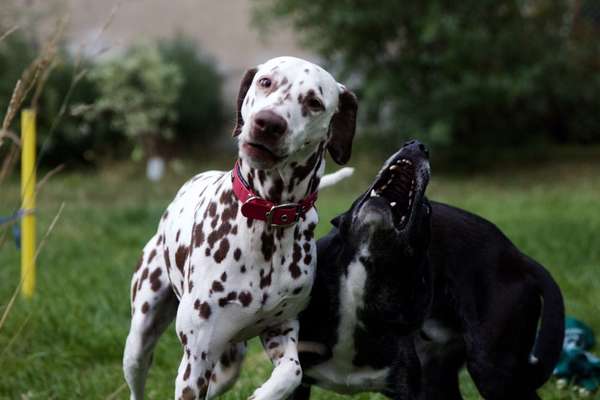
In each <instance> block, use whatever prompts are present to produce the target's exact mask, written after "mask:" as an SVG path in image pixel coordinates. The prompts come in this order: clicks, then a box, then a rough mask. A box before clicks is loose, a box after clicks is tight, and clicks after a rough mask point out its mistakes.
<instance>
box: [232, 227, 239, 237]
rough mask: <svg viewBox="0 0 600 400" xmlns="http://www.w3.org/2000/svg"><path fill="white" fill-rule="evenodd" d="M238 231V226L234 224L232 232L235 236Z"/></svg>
mask: <svg viewBox="0 0 600 400" xmlns="http://www.w3.org/2000/svg"><path fill="white" fill-rule="evenodd" d="M237 233H238V226H237V225H234V226H233V228H231V234H232V235H234V236H235V235H237Z"/></svg>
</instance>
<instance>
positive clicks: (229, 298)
mask: <svg viewBox="0 0 600 400" xmlns="http://www.w3.org/2000/svg"><path fill="white" fill-rule="evenodd" d="M235 299H237V292H229V293H228V294H227V296H226V297H221V298H220V299H219V307H225V306H226V305H227V303H231V302H232V301H234V300H235Z"/></svg>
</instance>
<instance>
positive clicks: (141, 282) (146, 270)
mask: <svg viewBox="0 0 600 400" xmlns="http://www.w3.org/2000/svg"><path fill="white" fill-rule="evenodd" d="M148 272H149V271H148V267H146V268H144V270H143V271H142V276H141V277H140V284H139V286H138V290H140V289H141V288H142V284H143V283H144V281H145V280H146V279H148Z"/></svg>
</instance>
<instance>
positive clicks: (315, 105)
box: [308, 97, 325, 111]
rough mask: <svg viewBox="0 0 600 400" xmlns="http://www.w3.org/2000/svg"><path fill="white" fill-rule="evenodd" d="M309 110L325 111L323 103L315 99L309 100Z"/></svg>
mask: <svg viewBox="0 0 600 400" xmlns="http://www.w3.org/2000/svg"><path fill="white" fill-rule="evenodd" d="M308 108H310V109H311V110H312V111H323V110H324V109H325V107H324V106H323V103H321V101H320V100H319V99H317V98H315V97H313V98H312V99H310V100H308Z"/></svg>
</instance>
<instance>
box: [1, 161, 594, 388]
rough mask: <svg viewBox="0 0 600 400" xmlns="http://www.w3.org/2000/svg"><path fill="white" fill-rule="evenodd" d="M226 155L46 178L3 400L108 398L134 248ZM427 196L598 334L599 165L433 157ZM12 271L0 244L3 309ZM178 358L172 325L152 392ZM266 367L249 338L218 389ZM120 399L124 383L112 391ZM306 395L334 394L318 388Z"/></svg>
mask: <svg viewBox="0 0 600 400" xmlns="http://www.w3.org/2000/svg"><path fill="white" fill-rule="evenodd" d="M230 161H231V160H225V161H221V162H218V163H210V164H207V163H198V164H197V165H196V166H195V168H191V166H187V167H186V168H184V170H185V171H186V172H185V173H184V172H180V173H179V174H177V173H174V172H171V173H170V176H169V177H168V179H165V180H164V181H163V183H161V184H158V185H153V184H150V183H148V182H147V181H146V180H145V179H144V178H143V177H142V175H141V174H140V173H139V171H138V170H136V169H135V167H132V166H129V165H125V166H123V165H119V166H112V167H110V168H107V169H105V170H103V171H102V172H100V173H85V172H77V173H76V172H65V173H62V174H60V175H59V176H57V177H55V178H53V179H52V180H51V181H50V182H49V183H48V184H47V185H46V186H45V187H44V189H43V191H42V193H40V196H39V205H40V206H39V208H38V215H39V230H38V231H39V236H40V237H42V236H43V233H44V232H45V231H46V229H47V228H48V225H49V223H50V221H51V220H52V218H53V217H54V215H55V214H56V212H57V211H58V209H59V207H60V205H61V203H62V202H65V209H64V212H63V215H62V217H61V218H60V220H59V222H58V224H57V226H56V229H55V230H54V231H53V232H52V234H51V235H50V237H49V239H48V241H47V243H46V245H45V247H44V249H43V251H42V253H41V256H40V258H39V260H38V280H37V285H38V287H37V292H36V295H35V298H34V299H33V300H32V301H30V302H26V301H23V300H21V299H18V300H17V302H16V304H15V307H14V308H13V310H12V312H11V313H10V315H9V318H8V320H7V322H6V324H5V326H4V327H2V328H1V330H0V399H21V398H27V399H74V398H90V399H104V398H107V397H108V396H109V395H110V394H111V393H113V392H114V391H115V390H118V389H119V388H120V387H121V386H122V384H123V382H124V381H123V378H122V373H121V353H122V349H123V343H124V340H125V336H126V333H127V329H128V325H129V305H128V287H129V279H130V274H131V271H132V268H133V266H134V265H135V262H136V260H137V258H138V256H139V252H140V249H141V248H142V246H143V245H144V243H145V241H146V240H147V239H148V238H150V236H151V235H152V234H153V232H154V230H155V227H156V223H157V221H158V218H159V216H160V214H161V213H162V211H163V209H164V207H165V206H166V205H167V204H168V202H169V200H170V199H171V197H172V196H173V195H174V193H175V191H176V189H177V188H178V186H179V185H180V184H182V183H183V182H184V181H185V180H186V179H187V177H188V176H189V175H191V173H192V172H191V171H193V170H198V171H199V170H203V169H206V167H207V166H210V167H213V168H223V167H226V166H227V165H228V164H229V163H230ZM382 161H383V160H380V159H367V158H362V159H360V160H358V161H357V162H356V163H355V166H358V167H359V170H360V171H361V172H360V174H358V175H357V176H355V177H354V178H352V180H350V181H346V182H344V183H342V184H340V186H339V187H337V188H335V189H329V190H327V191H323V193H322V194H321V197H320V200H319V203H318V205H319V212H320V215H321V224H320V225H319V228H318V233H319V235H322V234H323V233H325V232H326V231H327V230H328V229H329V228H328V221H329V220H330V219H331V218H332V217H333V216H334V215H336V213H338V212H340V211H343V210H345V209H346V208H347V207H348V205H349V204H350V202H351V201H352V200H353V199H354V198H355V196H356V195H357V194H358V193H359V192H360V191H361V189H363V188H365V187H366V185H367V184H368V182H369V180H370V178H371V177H372V176H373V173H374V171H375V170H376V169H377V168H378V167H379V166H380V165H381V163H382ZM0 191H1V192H0V193H1V194H0V215H7V214H9V213H10V212H12V210H13V209H14V207H15V206H16V205H17V204H18V194H19V190H18V182H16V181H13V182H9V183H8V184H5V185H4V186H3V187H2V188H0ZM429 196H430V197H431V198H433V199H436V200H442V201H446V202H449V203H451V204H455V205H458V206H461V207H464V208H466V209H468V210H471V211H473V212H476V213H478V214H480V215H482V216H484V217H486V218H488V219H490V220H492V221H493V222H494V223H496V224H497V225H498V226H499V227H500V228H501V229H502V230H503V231H504V232H505V233H506V234H507V235H508V236H509V237H510V238H511V239H512V240H513V241H514V242H515V243H516V245H517V246H519V247H520V248H521V249H522V250H523V251H525V252H526V253H528V254H529V255H531V256H533V257H534V258H536V259H537V260H539V261H540V262H542V263H543V264H544V265H545V266H546V267H547V268H548V269H549V270H550V271H551V272H552V274H553V275H554V277H555V278H556V279H557V281H558V282H559V283H560V286H561V287H562V289H563V291H564V294H565V297H566V304H567V310H568V313H569V314H572V315H574V316H576V317H578V318H581V319H583V320H584V321H586V322H587V323H588V324H590V325H591V326H592V327H593V328H594V329H595V330H596V332H600V272H599V271H600V270H599V268H600V238H599V236H598V234H599V232H600V207H599V206H600V162H592V161H585V160H579V161H577V160H575V161H561V162H559V163H545V164H540V165H531V166H529V167H528V168H527V169H526V171H525V170H524V169H523V168H518V167H516V166H512V165H509V164H507V165H502V166H500V168H497V169H495V170H491V171H487V172H486V173H479V174H474V175H471V176H457V175H450V174H445V173H444V171H441V170H438V169H437V168H436V166H435V165H434V168H433V179H432V182H431V185H430V189H429ZM18 279H19V253H18V251H17V250H16V249H15V246H14V245H13V243H11V242H10V241H9V242H7V243H6V244H5V245H4V246H3V247H2V249H1V251H0V304H1V305H2V306H0V307H1V308H0V312H2V311H3V310H4V308H5V306H4V305H6V304H7V303H8V300H9V299H10V296H11V294H12V292H13V290H14V288H15V286H16V285H17V282H18ZM24 323H26V324H25V325H24V326H23V324H24ZM20 328H22V329H21V330H20ZM180 356H181V350H180V346H179V343H178V341H177V339H176V337H175V335H174V333H173V331H172V329H170V330H169V331H168V333H167V334H165V335H164V337H163V338H162V340H161V342H160V344H159V346H158V349H157V351H156V357H155V363H154V366H153V368H152V370H151V374H150V378H149V383H148V391H147V393H148V398H150V399H156V398H161V399H162V398H172V394H173V382H174V377H175V372H176V370H177V366H178V364H179V359H180ZM269 371H270V368H269V364H268V363H267V362H266V359H265V357H264V356H263V354H262V352H261V351H260V349H259V348H258V346H257V345H256V343H254V344H253V346H252V348H251V352H250V354H249V356H248V358H247V360H246V363H245V365H244V368H243V375H242V377H241V379H240V381H239V382H238V384H237V385H236V386H235V388H234V390H232V391H231V392H230V393H229V394H227V395H226V396H225V397H224V398H225V399H228V400H233V399H245V398H246V397H247V396H249V395H250V394H251V393H252V391H253V389H254V388H256V387H257V386H259V385H260V384H261V383H262V382H263V381H264V380H265V379H266V377H267V375H268V373H269ZM463 382H464V385H463V389H464V390H463V391H464V393H465V396H466V398H468V399H477V398H479V397H478V395H477V394H476V392H475V391H474V389H473V386H472V384H471V383H470V382H469V380H468V378H467V377H466V374H465V376H464V377H463ZM127 396H128V394H127V391H126V390H121V391H120V392H119V393H118V394H117V395H116V396H115V397H116V398H119V399H125V398H127ZM542 396H543V398H544V399H551V400H553V399H570V398H576V396H574V395H573V394H572V393H571V392H570V391H568V390H567V391H563V392H559V391H557V390H555V389H554V386H553V384H552V383H550V384H548V385H547V387H546V388H545V389H544V390H543V393H542ZM375 397H376V396H372V395H368V394H365V395H361V396H357V397H356V398H360V399H374V398H375ZM313 398H314V399H317V400H319V399H331V398H334V399H335V398H342V396H336V395H333V394H332V393H330V392H325V391H322V390H317V391H315V392H314V395H313Z"/></svg>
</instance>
